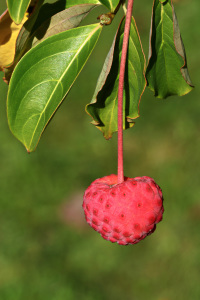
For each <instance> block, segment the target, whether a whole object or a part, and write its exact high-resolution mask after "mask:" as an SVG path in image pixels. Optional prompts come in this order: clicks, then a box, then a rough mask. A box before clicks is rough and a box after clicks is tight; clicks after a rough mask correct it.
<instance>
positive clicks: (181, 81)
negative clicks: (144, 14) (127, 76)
mask: <svg viewBox="0 0 200 300" xmlns="http://www.w3.org/2000/svg"><path fill="white" fill-rule="evenodd" d="M162 2H163V3H161V1H159V0H155V1H154V5H153V15H152V23H151V32H150V49H149V62H148V67H147V71H146V77H147V81H148V85H149V87H150V89H151V90H152V91H154V94H155V96H156V97H158V98H166V97H168V96H170V95H179V96H182V95H185V94H187V93H189V92H190V91H191V90H192V87H193V86H192V83H191V80H190V77H189V73H188V69H187V62H186V54H185V50H184V45H183V42H182V39H181V35H180V30H179V26H178V22H177V18H176V15H175V12H174V7H173V5H172V2H171V1H170V0H166V1H162Z"/></svg>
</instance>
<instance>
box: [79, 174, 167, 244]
mask: <svg viewBox="0 0 200 300" xmlns="http://www.w3.org/2000/svg"><path fill="white" fill-rule="evenodd" d="M83 199H84V200H83V209H84V212H85V218H86V221H87V222H88V224H89V225H90V226H91V227H92V228H94V229H95V230H96V231H98V232H99V233H100V234H101V236H102V237H103V238H104V239H106V240H109V241H111V242H113V243H114V242H117V243H118V244H120V245H128V244H136V243H138V242H139V241H141V240H142V239H144V238H145V237H146V236H147V235H150V234H151V233H152V232H153V231H154V230H155V229H156V224H157V223H158V222H160V221H161V220H162V216H163V212H164V208H163V196H162V191H161V189H160V187H159V186H158V185H157V184H156V183H155V181H154V180H153V179H152V178H150V177H147V176H144V177H136V178H128V177H125V178H124V181H123V182H122V183H119V184H118V183H117V175H109V176H105V177H103V178H99V179H96V180H95V181H94V182H92V184H91V185H90V186H89V187H88V188H87V190H86V191H85V193H84V198H83Z"/></svg>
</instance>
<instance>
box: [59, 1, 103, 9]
mask: <svg viewBox="0 0 200 300" xmlns="http://www.w3.org/2000/svg"><path fill="white" fill-rule="evenodd" d="M65 2H66V0H65ZM80 4H96V5H97V4H98V5H99V4H101V2H99V1H98V0H67V3H66V4H65V8H69V7H71V6H74V5H80Z"/></svg>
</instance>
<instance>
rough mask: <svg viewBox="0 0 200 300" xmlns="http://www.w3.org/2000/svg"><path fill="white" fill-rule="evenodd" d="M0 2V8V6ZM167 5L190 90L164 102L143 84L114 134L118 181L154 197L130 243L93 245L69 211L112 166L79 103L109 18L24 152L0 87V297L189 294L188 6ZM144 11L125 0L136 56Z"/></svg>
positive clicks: (145, 28) (194, 277) (198, 6)
mask: <svg viewBox="0 0 200 300" xmlns="http://www.w3.org/2000/svg"><path fill="white" fill-rule="evenodd" d="M0 1H1V8H0V10H1V12H2V11H3V10H4V8H5V6H6V5H5V3H4V1H3V0H0ZM174 2H175V3H174V4H175V9H176V13H177V16H178V20H179V25H180V29H181V33H182V38H183V41H184V44H185V48H186V52H187V59H188V66H189V72H190V75H191V78H192V81H193V84H194V85H195V89H194V90H193V91H192V92H191V93H190V94H188V95H186V96H184V97H170V98H168V99H166V100H158V99H155V98H154V97H153V95H152V93H151V92H150V91H149V90H148V89H146V91H145V93H144V95H143V97H142V101H141V104H140V114H141V116H140V118H139V119H137V120H136V125H135V126H134V127H133V128H132V129H129V130H127V131H126V132H125V134H124V155H125V157H124V164H125V166H124V167H125V175H126V176H130V177H135V176H143V175H146V176H150V177H153V178H154V179H155V180H156V182H157V183H158V184H159V185H160V186H161V187H162V190H163V194H164V199H165V201H164V206H165V213H164V218H163V221H162V222H161V223H160V224H158V226H157V230H156V231H155V232H154V233H153V234H152V235H151V236H150V237H147V238H146V239H145V240H143V241H141V242H140V243H139V244H136V245H133V246H119V245H117V244H112V243H110V242H107V241H105V240H103V239H102V238H101V236H100V235H99V234H98V233H96V232H95V231H94V230H93V229H91V228H90V227H89V226H88V225H87V224H86V222H85V220H84V216H83V211H82V208H81V206H82V195H83V193H84V190H85V189H86V188H87V187H88V185H89V184H90V183H91V182H92V181H93V180H95V179H96V178H98V177H103V176H105V175H108V174H112V173H116V170H117V140H116V137H117V136H116V135H114V137H113V138H112V140H110V141H105V140H104V139H103V136H102V134H101V132H100V131H98V130H97V129H96V128H95V127H94V126H93V125H91V124H90V121H91V119H90V117H89V116H88V115H87V114H86V113H85V111H84V108H85V105H86V104H87V103H88V102H90V100H91V97H92V94H93V91H94V88H95V84H96V80H97V78H98V75H99V72H100V70H101V68H102V64H103V61H104V59H105V56H106V53H107V51H108V49H109V47H110V45H111V42H112V39H113V35H114V33H115V31H116V28H117V23H118V21H119V19H120V17H121V14H120V13H119V16H118V17H117V18H116V19H115V20H114V22H113V24H112V26H108V27H105V28H104V31H103V34H102V37H101V38H100V40H99V42H98V45H97V47H96V49H95V50H94V52H93V54H92V56H91V58H90V60H89V61H88V63H87V66H86V68H85V69H84V70H83V71H82V73H81V75H80V77H79V78H78V80H77V82H76V83H75V85H74V87H73V88H72V90H71V92H70V94H69V96H68V98H67V99H66V100H65V101H64V103H63V104H62V106H61V107H60V108H59V110H58V111H57V113H56V115H55V117H54V118H53V120H52V121H51V123H50V124H49V126H48V127H47V129H46V131H45V133H44V134H43V137H42V139H41V141H40V143H39V145H38V148H37V150H36V152H34V153H32V154H30V155H28V154H27V153H26V150H25V148H24V147H23V146H22V145H21V144H20V143H19V142H18V141H17V140H16V139H15V138H14V137H13V136H12V134H11V132H10V131H9V128H8V125H7V120H6V92H7V86H6V84H4V82H3V81H2V80H1V82H0V299H1V300H14V299H15V300H25V299H28V300H33V299H34V300H35V299H37V300H40V299H41V300H47V299H48V300H64V299H66V300H77V299H80V300H112V299H116V300H121V299H126V300H129V299H130V300H146V299H149V300H175V299H181V300H188V299H192V300H199V299H200V284H199V282H200V155H199V152H200V151H199V149H200V117H199V114H200V101H199V94H200V86H199V78H200V73H199V68H200V58H199V49H200V38H199V37H200V26H199V25H200V24H199V11H200V2H199V0H180V1H174ZM151 6H152V1H149V0H143V1H139V0H136V1H135V5H134V16H135V17H136V21H137V24H138V27H139V32H140V35H141V39H142V42H143V47H144V51H145V54H146V57H148V35H149V25H150V15H151ZM102 11H103V12H105V11H106V9H102V8H98V9H96V10H94V11H93V13H92V14H91V15H90V17H88V18H87V20H86V21H85V23H86V22H96V17H97V16H98V15H99V14H100V13H101V12H102ZM2 76H3V74H2V73H1V77H2Z"/></svg>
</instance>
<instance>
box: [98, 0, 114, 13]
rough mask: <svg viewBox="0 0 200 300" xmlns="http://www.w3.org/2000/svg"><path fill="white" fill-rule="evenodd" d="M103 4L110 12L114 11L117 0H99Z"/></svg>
mask: <svg viewBox="0 0 200 300" xmlns="http://www.w3.org/2000/svg"><path fill="white" fill-rule="evenodd" d="M99 1H100V2H101V3H102V4H103V5H105V6H106V7H107V8H108V9H109V10H110V11H111V12H114V11H115V9H116V7H117V5H118V4H119V0H99Z"/></svg>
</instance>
